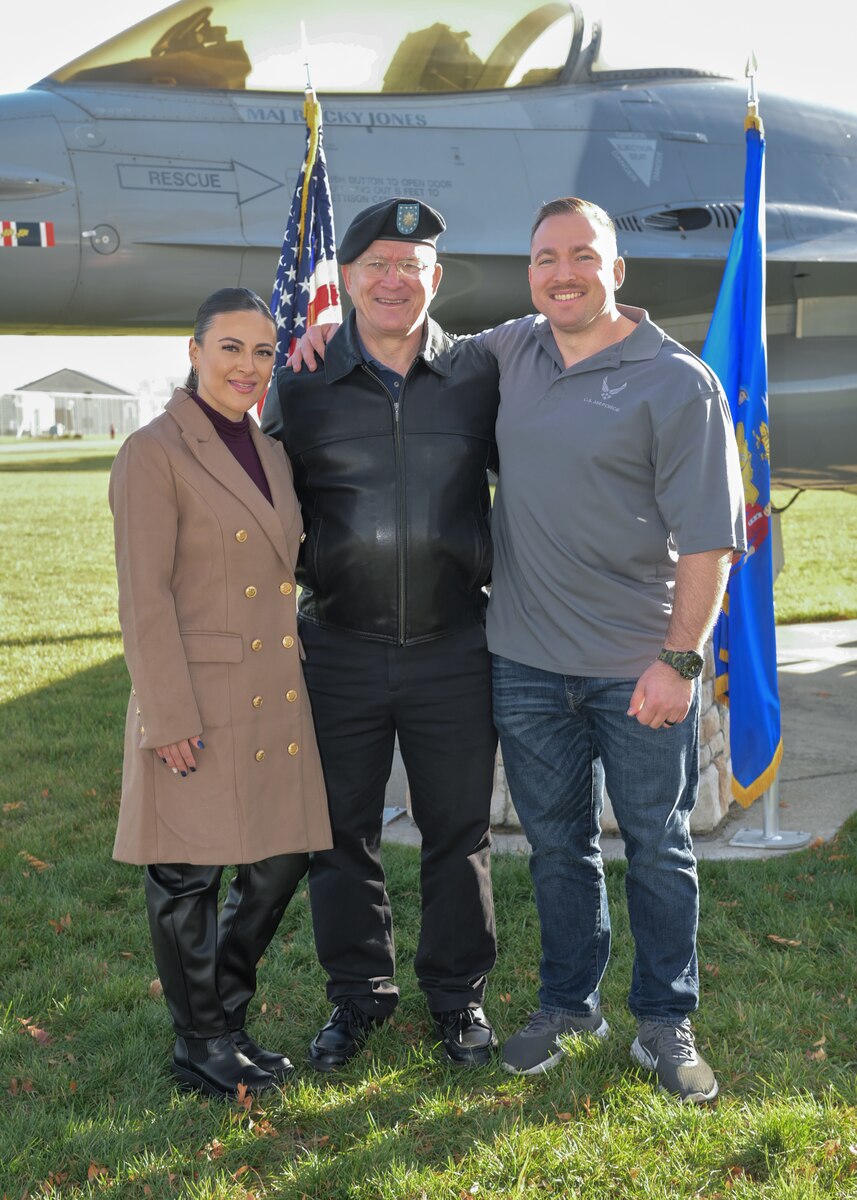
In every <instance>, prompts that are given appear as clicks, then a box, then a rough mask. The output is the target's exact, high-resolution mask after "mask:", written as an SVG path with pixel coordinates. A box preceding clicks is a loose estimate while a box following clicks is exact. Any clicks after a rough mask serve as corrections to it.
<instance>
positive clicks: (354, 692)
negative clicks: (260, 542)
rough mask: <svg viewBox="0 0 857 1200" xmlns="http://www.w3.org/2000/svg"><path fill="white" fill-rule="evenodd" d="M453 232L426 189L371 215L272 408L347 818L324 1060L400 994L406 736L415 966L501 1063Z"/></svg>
mask: <svg viewBox="0 0 857 1200" xmlns="http://www.w3.org/2000/svg"><path fill="white" fill-rule="evenodd" d="M444 229H445V223H444V220H443V217H442V216H441V215H440V213H438V212H437V211H435V209H433V208H431V207H429V205H427V204H424V203H423V202H422V201H420V200H416V199H410V198H396V199H393V200H388V201H384V202H383V203H381V204H375V205H373V206H372V207H371V208H367V209H365V210H364V211H363V212H361V213H359V214H358V216H357V217H355V219H354V220H353V221H352V223H351V225H350V227H349V229H348V230H347V232H346V234H345V237H344V238H343V240H342V245H341V247H340V251H339V261H340V263H341V264H342V275H343V279H344V282H345V287H346V290H347V291H348V294H349V295H350V297H351V299H352V301H353V304H354V309H353V311H352V312H351V313H350V314H349V316H348V318H347V320H346V321H345V323H344V325H343V326H342V327H341V328H340V329H339V331H338V332H337V333H336V335H335V336H334V337H333V338H332V340H331V341H330V343H329V345H328V348H327V355H326V360H325V363H324V369H323V370H319V371H316V372H315V373H310V372H309V371H306V370H304V371H300V372H298V373H294V372H292V371H291V370H289V369H288V368H286V369H284V370H281V371H280V372H278V375H277V381H276V388H272V390H271V392H269V395H268V400H267V402H266V404H265V409H264V413H263V417H262V427H263V429H264V430H265V431H266V432H267V433H269V434H271V435H273V436H274V437H277V438H279V439H280V440H281V441H282V442H283V444H284V445H285V447H286V450H287V452H288V454H289V457H290V459H291V463H292V467H293V470H294V477H295V486H296V488H297V491H298V495H299V497H300V500H301V504H302V506H303V512H304V523H305V536H306V541H305V543H304V546H303V555H302V561H301V564H300V566H299V569H298V576H297V577H298V581H299V583H300V584H301V586H302V589H303V590H302V594H301V598H300V620H299V628H300V634H301V641H302V644H303V647H304V650H305V654H306V661H305V664H304V667H305V677H306V684H307V687H308V689H309V693H310V699H311V702H312V708H313V714H314V718H315V724H316V732H317V736H318V741H319V748H320V750H321V756H322V761H323V765H324V771H325V779H326V783H327V789H328V798H329V803H330V815H331V822H332V825H333V836H334V849H333V850H330V851H325V852H324V853H320V854H316V855H315V856H314V858H313V862H312V867H311V870H310V900H311V904H312V913H313V924H314V927H315V936H316V945H317V949H318V954H319V958H320V960H321V963H322V965H323V967H324V968H325V970H326V972H327V974H328V977H329V978H328V986H327V991H328V997H329V999H330V1000H331V1001H332V1002H333V1004H334V1009H333V1013H332V1015H331V1018H330V1020H329V1021H328V1022H327V1024H326V1025H325V1026H324V1027H323V1028H322V1029H321V1030H320V1032H319V1033H318V1035H317V1036H316V1037H315V1039H314V1040H313V1042H312V1045H311V1047H310V1062H311V1063H312V1065H313V1066H314V1067H316V1068H317V1069H319V1070H322V1071H329V1070H334V1069H336V1068H337V1067H340V1066H342V1065H343V1064H344V1063H346V1062H347V1061H348V1060H349V1059H350V1058H351V1057H352V1056H353V1055H354V1054H355V1053H356V1052H357V1050H358V1049H359V1048H360V1046H361V1045H362V1044H363V1042H364V1041H365V1039H366V1037H367V1035H368V1033H369V1032H370V1031H371V1029H372V1027H373V1026H374V1025H377V1024H380V1023H382V1022H383V1021H384V1020H385V1019H386V1018H387V1017H388V1016H389V1015H390V1014H391V1013H392V1011H393V1009H394V1008H395V1006H396V1003H397V1001H398V997H399V991H398V988H397V987H396V986H395V984H394V982H393V975H394V970H395V956H394V946H393V926H392V913H391V907H390V900H389V897H388V895H387V891H386V887H385V879H384V872H383V869H382V866H381V861H380V853H379V852H380V843H381V826H382V819H383V808H384V792H385V786H386V783H387V780H388V778H389V774H390V769H391V765H392V758H393V747H394V741H395V738H396V736H397V735H398V740H399V747H400V749H401V753H402V758H403V761H404V764H405V769H406V771H407V775H408V783H409V786H410V793H411V807H412V812H413V817H414V820H415V822H416V824H417V826H418V827H419V830H420V833H421V836H422V851H421V876H420V880H421V889H422V927H421V931H420V940H419V945H418V948H417V953H416V958H415V964H414V965H415V970H416V974H417V979H418V981H419V985H420V987H421V988H422V990H423V992H424V994H425V996H426V999H427V1002H428V1007H429V1010H430V1011H431V1014H432V1016H433V1018H434V1021H435V1025H436V1028H437V1033H438V1035H439V1039H440V1042H441V1043H442V1045H443V1048H444V1050H445V1053H446V1055H447V1057H448V1059H449V1060H450V1061H451V1062H453V1063H456V1064H459V1065H462V1066H470V1065H477V1064H480V1063H485V1062H487V1061H489V1059H490V1056H491V1053H492V1051H493V1049H494V1047H495V1046H496V1039H495V1036H494V1031H493V1030H492V1028H491V1025H490V1023H489V1022H488V1020H487V1019H486V1017H485V1014H484V1012H483V1010H482V1001H483V994H484V990H485V983H486V977H487V975H488V972H489V971H490V970H491V967H492V966H493V964H494V959H495V937H494V911H493V902H492V895H491V879H490V832H489V817H490V800H491V791H492V784H493V772H494V755H495V749H496V736H495V732H494V727H493V723H492V719H491V680H490V666H489V658H488V653H487V650H486V646H485V633H484V614H485V606H486V594H485V590H484V587H485V584H486V583H487V582H488V579H489V575H490V571H491V561H492V550H491V539H490V532H489V517H490V503H489V493H488V481H487V475H486V472H487V470H488V468H489V467H492V466H494V465H495V464H496V446H495V442H494V421H495V417H496V413H497V405H498V372H497V366H496V362H495V360H494V358H493V357H492V356H491V355H489V354H488V353H487V352H486V351H485V350H484V349H482V347H480V346H479V345H478V344H476V343H473V342H463V343H453V342H452V340H451V339H450V338H449V337H448V336H447V335H446V334H445V333H444V332H443V330H442V329H441V328H440V327H439V326H438V325H437V324H436V323H435V322H434V321H433V320H432V319H431V318H430V317H429V316H428V307H429V304H430V303H431V301H432V299H433V297H434V295H435V293H436V291H437V289H438V285H439V284H440V280H441V275H442V268H441V266H440V264H439V263H438V261H437V250H436V245H437V240H438V237H439V236H440V234H441V233H442V232H443V230H444ZM287 699H288V697H287Z"/></svg>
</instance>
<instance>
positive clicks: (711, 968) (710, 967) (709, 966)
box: [705, 963, 720, 979]
mask: <svg viewBox="0 0 857 1200" xmlns="http://www.w3.org/2000/svg"><path fill="white" fill-rule="evenodd" d="M705 969H706V971H707V972H708V974H709V975H713V976H714V978H715V979H716V978H717V976H718V975H719V974H720V968H719V967H718V966H717V964H716V963H706V964H705Z"/></svg>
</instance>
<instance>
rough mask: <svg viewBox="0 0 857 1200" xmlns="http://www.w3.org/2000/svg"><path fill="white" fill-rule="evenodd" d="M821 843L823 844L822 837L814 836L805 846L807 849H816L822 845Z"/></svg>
mask: <svg viewBox="0 0 857 1200" xmlns="http://www.w3.org/2000/svg"><path fill="white" fill-rule="evenodd" d="M823 845H824V838H823V837H814V838H813V839H812V841H811V842H810V843H809V845H808V846H807V849H808V850H817V849H818V847H819V846H823Z"/></svg>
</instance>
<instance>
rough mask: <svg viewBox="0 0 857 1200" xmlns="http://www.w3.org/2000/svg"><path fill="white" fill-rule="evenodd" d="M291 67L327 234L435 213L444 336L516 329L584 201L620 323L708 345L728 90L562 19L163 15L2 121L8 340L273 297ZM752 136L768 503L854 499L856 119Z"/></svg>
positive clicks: (474, 3)
mask: <svg viewBox="0 0 857 1200" xmlns="http://www.w3.org/2000/svg"><path fill="white" fill-rule="evenodd" d="M712 19H716V18H714V17H712ZM302 25H303V30H302ZM306 62H309V63H310V67H311V71H312V82H313V85H314V86H315V89H316V91H317V92H318V94H319V96H320V98H321V100H322V103H323V112H324V129H325V147H326V153H327V160H328V167H329V171H330V176H331V188H332V193H333V201H334V216H335V221H336V225H337V228H338V229H339V230H340V231H341V230H344V229H345V227H346V226H347V224H348V223H349V221H350V220H351V218H352V217H353V216H354V215H355V213H356V212H357V211H359V210H360V209H361V208H363V207H365V206H366V205H368V204H371V203H372V202H374V201H376V200H378V199H381V198H385V197H388V196H391V195H401V196H414V197H418V198H421V199H424V200H426V201H427V202H429V203H432V204H435V205H436V206H437V207H438V208H440V209H441V210H442V212H443V213H444V215H445V217H446V219H447V222H448V226H449V228H448V231H447V233H446V235H445V236H444V239H443V241H442V243H441V252H442V254H441V257H442V261H443V264H444V271H445V274H444V280H443V285H442V289H441V292H440V294H439V296H438V299H437V301H436V303H435V306H434V309H433V311H434V313H435V314H436V316H437V318H438V319H439V320H440V321H441V322H442V323H443V324H444V325H445V326H446V327H447V328H449V329H450V330H459V331H468V330H474V329H479V328H483V327H485V326H488V325H492V324H495V323H497V322H498V321H502V320H505V319H507V318H509V317H512V316H517V315H519V314H521V313H523V312H527V311H529V309H530V307H531V304H530V297H529V289H528V285H527V275H526V263H527V251H528V241H529V227H530V222H531V220H532V216H533V213H534V211H535V209H536V208H537V207H538V205H539V204H540V203H541V202H542V201H544V200H546V199H551V198H553V197H555V196H561V195H583V196H586V197H587V198H591V199H593V200H596V201H597V202H598V203H599V204H601V205H602V206H603V207H604V208H606V209H607V210H608V212H610V213H611V214H612V215H613V217H614V219H615V221H616V225H617V229H618V233H619V244H620V252H621V253H622V254H624V255H625V257H626V258H627V259H628V260H629V268H628V278H627V282H626V284H625V287H624V291H623V294H622V299H624V300H626V301H627V302H628V303H631V304H639V305H641V306H642V307H645V308H647V309H648V310H649V312H650V313H651V314H652V316H653V317H654V319H655V320H657V321H659V322H660V323H661V324H663V325H664V326H665V327H666V328H667V329H668V330H669V331H670V332H671V333H673V334H675V336H677V337H679V338H680V340H682V341H684V342H686V343H687V344H689V345H691V346H692V347H698V346H699V344H701V341H702V339H703V337H704V335H705V332H706V329H707V325H708V320H709V317H710V314H711V310H712V307H713V304H714V300H715V298H716V294H717V289H718V286H719V282H720V277H721V273H722V268H723V262H724V259H725V256H726V253H727V250H728V246H729V241H730V238H731V235H732V232H733V230H734V227H735V224H736V221H737V219H738V216H739V213H740V210H741V203H742V191H743V173H744V137H743V116H744V113H745V111H746V85H745V83H744V82H743V81H735V80H730V79H727V78H724V77H723V76H720V75H714V74H711V73H709V72H706V71H704V70H702V69H696V68H694V67H692V66H689V65H686V64H685V65H682V66H663V65H659V64H658V63H655V64H653V65H649V64H648V63H647V62H645V61H642V60H641V59H638V60H637V61H635V62H632V63H624V62H623V61H621V59H617V58H616V57H615V56H613V57H611V52H610V39H609V22H608V21H605V22H603V23H602V22H601V21H599V20H591V19H590V16H589V14H588V13H587V12H586V11H585V10H584V9H582V8H581V7H579V6H578V5H577V4H576V3H569V2H567V0H553V2H548V3H538V0H493V2H492V4H491V5H490V6H489V5H486V4H484V3H479V2H478V0H435V2H434V3H433V4H432V5H431V6H426V5H423V4H416V3H412V2H411V3H409V2H407V0H396V2H394V0H364V3H362V4H360V5H359V6H355V5H352V4H349V3H347V2H346V0H318V3H316V4H315V5H313V6H304V5H299V4H298V3H297V2H296V0H214V3H212V4H206V5H201V4H199V3H198V0H179V3H177V4H173V5H171V6H170V7H169V8H166V9H164V10H163V11H161V12H159V13H157V14H156V15H154V16H151V17H149V18H147V19H146V20H144V21H142V22H140V23H139V24H137V25H135V26H133V27H132V28H130V29H128V30H126V31H125V32H123V33H121V34H119V35H118V36H116V37H114V38H112V39H110V40H109V41H107V42H105V43H104V44H102V45H99V46H97V47H96V48H94V49H93V50H91V51H89V52H87V53H86V54H84V55H82V56H81V57H80V58H77V59H75V60H74V61H73V62H71V63H68V64H67V65H65V66H63V67H60V68H59V69H57V70H55V71H53V72H52V73H51V74H50V75H48V76H46V77H45V78H44V79H42V80H41V81H40V82H39V83H37V84H35V85H34V86H33V87H31V88H29V89H28V90H27V91H25V92H23V93H20V94H18V95H12V96H5V97H0V284H2V286H0V331H3V332H7V333H13V332H14V333H47V332H69V333H71V332H74V333H82V332H92V333H95V332H100V333H103V332H111V331H112V332H124V333H143V332H152V333H155V332H161V333H162V332H172V331H175V330H182V331H184V330H186V329H187V328H188V326H189V325H190V323H191V321H192V317H193V314H194V312H195V310H196V306H197V304H198V302H199V300H200V298H201V297H203V296H205V295H206V294H207V293H208V292H209V291H211V290H213V289H214V288H216V287H221V286H224V285H230V284H231V285H236V284H240V285H246V286H249V287H252V288H254V289H255V290H257V291H258V292H260V293H261V294H262V295H268V294H270V290H271V286H272V282H273V278H274V272H275V268H276V262H277V258H278V254H279V250H280V245H281V241H282V235H283V228H284V225H285V220H286V216H287V212H288V207H289V203H290V200H291V195H292V191H293V189H294V185H295V181H296V178H297V175H298V171H299V168H300V164H301V160H302V157H303V148H304V136H305V126H304V118H303V111H302V108H303V91H304V87H305V84H306V66H305V63H306ZM762 111H763V116H764V120H765V125H766V133H767V146H768V153H767V229H768V273H767V287H768V299H767V303H768V313H767V316H768V335H769V341H768V347H769V362H770V393H771V408H772V426H773V428H774V429H775V431H776V445H775V453H774V456H773V457H774V471H775V477H776V478H777V480H778V481H779V482H791V483H795V484H800V485H803V484H805V483H807V482H813V483H816V484H818V483H822V484H823V483H825V482H826V483H827V484H828V485H830V484H832V485H834V486H841V485H842V484H843V482H846V483H847V482H849V481H850V482H852V483H857V341H855V338H854V336H853V335H854V333H855V330H856V329H857V115H855V114H853V113H846V112H840V111H835V110H832V109H827V108H822V107H812V106H807V105H803V104H796V103H794V102H792V101H791V100H789V99H788V98H785V97H781V96H773V95H768V96H765V95H763V97H762Z"/></svg>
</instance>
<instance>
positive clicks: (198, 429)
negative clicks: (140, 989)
mask: <svg viewBox="0 0 857 1200" xmlns="http://www.w3.org/2000/svg"><path fill="white" fill-rule="evenodd" d="M250 429H251V436H252V438H253V442H254V444H255V446H256V449H257V450H258V452H259V458H260V460H261V463H262V468H263V470H264V472H265V475H266V477H267V480H268V485H269V487H270V490H271V496H272V498H273V507H272V506H271V505H270V504H269V503H268V501H267V500H266V498H265V497H264V496H263V495H262V493H261V492H260V491H259V489H258V487H257V486H256V484H255V483H254V482H253V480H252V479H251V478H250V476H249V475H248V474H247V473H246V471H245V470H244V469H243V467H242V466H241V465H240V464H239V463H238V462H237V461H236V460H235V458H234V457H233V456H232V454H230V452H229V450H228V449H227V448H226V446H225V445H224V444H223V442H222V441H221V440H220V437H219V436H218V434H217V431H216V430H215V429H214V426H213V425H212V424H211V422H210V421H209V420H208V418H207V417H206V415H205V414H204V412H203V411H202V410H201V409H200V407H199V406H198V405H197V404H196V402H195V401H194V400H193V399H192V398H191V396H190V395H189V394H188V393H187V392H185V391H184V390H183V389H178V390H177V391H176V392H175V393H174V394H173V397H172V399H171V400H170V402H169V403H168V404H167V406H166V411H165V412H164V413H162V414H161V415H160V416H158V417H156V418H155V420H154V421H152V422H151V424H149V425H147V426H145V427H144V428H143V429H140V430H138V431H137V432H136V433H133V434H132V435H131V436H130V437H129V438H128V439H127V441H126V442H125V443H124V444H123V446H122V448H121V449H120V451H119V453H118V455H117V456H116V461H115V463H114V466H113V470H112V472H111V475H110V507H111V509H112V511H113V516H114V530H115V539H116V569H117V573H118V577H119V620H120V624H121V626H122V637H123V640H124V645H125V658H126V660H127V663H128V669H129V672H130V674H131V682H132V691H131V698H130V702H129V705H128V715H127V721H126V725H125V766H124V773H123V780H122V800H121V805H120V809H119V825H118V830H117V833H116V843H115V846H114V850H113V853H114V857H115V858H117V859H120V860H121V861H124V862H132V863H159V862H160V863H164V862H190V863H196V864H198V865H221V866H225V865H228V864H231V863H246V862H257V861H259V860H260V859H263V858H268V857H270V856H272V855H275V854H284V853H289V852H295V851H307V850H325V849H328V848H329V847H330V846H331V844H332V842H331V834H330V822H329V819H328V813H327V799H326V796H325V791H324V781H323V778H322V771H321V762H320V760H319V756H318V750H317V747H316V744H315V737H314V734H313V725H312V714H311V711H310V705H309V700H308V698H307V694H306V689H305V688H304V682H303V673H302V671H301V661H300V647H299V643H298V634H297V621H296V612H295V577H294V566H295V561H296V558H297V553H298V548H299V544H300V538H301V530H302V522H301V513H300V508H299V506H298V502H297V499H296V497H295V494H294V489H293V487H292V481H291V468H290V466H289V462H288V459H287V458H286V456H285V453H284V451H283V447H282V446H281V445H280V444H279V443H278V442H275V441H273V439H271V438H268V437H266V436H265V435H264V434H263V433H262V432H261V431H260V430H259V429H258V427H257V426H256V423H255V422H254V421H253V420H252V419H251V421H250ZM194 734H201V736H202V740H203V742H204V743H205V749H204V750H194V757H195V759H196V763H197V771H196V773H195V774H191V773H188V775H187V777H186V778H182V776H181V775H175V774H173V772H172V771H171V770H170V768H168V767H166V766H164V764H163V763H162V762H161V761H160V759H159V758H158V756H157V755H156V753H155V747H156V746H166V745H169V744H170V743H172V742H178V741H181V740H182V739H184V738H188V737H191V736H193V735H194Z"/></svg>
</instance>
